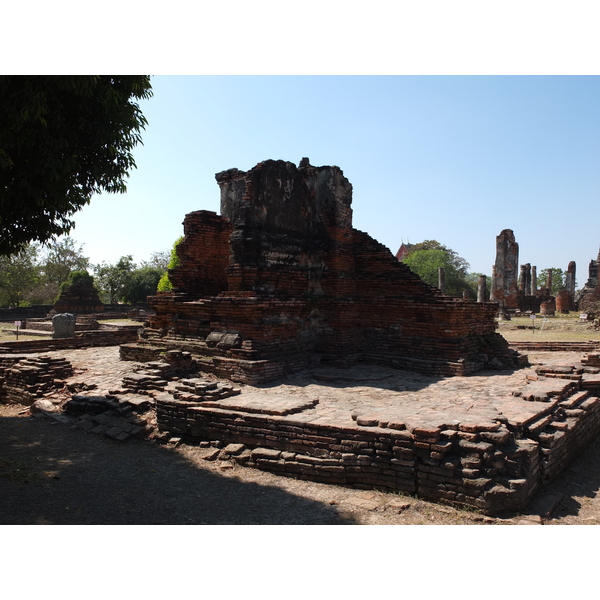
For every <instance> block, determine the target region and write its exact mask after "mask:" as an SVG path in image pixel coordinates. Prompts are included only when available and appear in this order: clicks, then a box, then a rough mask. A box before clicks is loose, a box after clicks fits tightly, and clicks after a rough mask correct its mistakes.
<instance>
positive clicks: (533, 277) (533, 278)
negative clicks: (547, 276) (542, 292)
mask: <svg viewBox="0 0 600 600" xmlns="http://www.w3.org/2000/svg"><path fill="white" fill-rule="evenodd" d="M536 294H537V267H531V295H532V296H535V295H536Z"/></svg>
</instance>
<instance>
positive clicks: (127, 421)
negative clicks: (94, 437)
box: [64, 394, 154, 442]
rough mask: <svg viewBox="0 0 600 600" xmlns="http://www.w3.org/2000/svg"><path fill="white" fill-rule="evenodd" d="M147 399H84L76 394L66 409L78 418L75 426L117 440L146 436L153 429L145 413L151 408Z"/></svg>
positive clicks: (83, 396)
mask: <svg viewBox="0 0 600 600" xmlns="http://www.w3.org/2000/svg"><path fill="white" fill-rule="evenodd" d="M152 405H153V402H152V400H151V399H150V398H148V397H142V398H139V397H131V396H129V395H126V396H123V397H116V396H85V395H81V394H75V395H74V396H73V397H72V399H71V400H69V401H68V402H67V403H66V404H65V407H64V410H65V413H66V414H67V415H70V416H73V417H76V418H77V420H76V425H77V426H78V427H80V428H81V429H83V430H84V431H87V432H88V433H95V434H98V435H105V436H106V437H109V438H112V439H114V440H117V441H121V442H122V441H125V440H127V439H129V438H131V437H146V436H147V435H148V434H149V433H150V432H151V431H152V430H153V429H154V428H153V426H152V424H151V422H150V419H149V418H144V417H143V416H141V415H140V414H137V413H145V412H147V411H148V410H150V409H151V408H152Z"/></svg>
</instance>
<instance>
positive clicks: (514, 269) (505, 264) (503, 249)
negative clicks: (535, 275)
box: [490, 229, 519, 309]
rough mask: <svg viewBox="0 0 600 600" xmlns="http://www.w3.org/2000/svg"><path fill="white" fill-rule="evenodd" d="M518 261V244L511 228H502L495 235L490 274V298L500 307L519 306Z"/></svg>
mask: <svg viewBox="0 0 600 600" xmlns="http://www.w3.org/2000/svg"><path fill="white" fill-rule="evenodd" d="M518 263H519V244H517V242H516V241H515V235H514V233H513V232H512V230H510V229H504V230H503V231H501V232H500V235H499V236H497V237H496V263H495V265H494V266H495V267H496V268H495V270H494V272H493V275H492V277H493V282H492V290H493V295H492V297H491V298H490V300H492V302H497V303H498V304H499V305H500V308H501V309H511V308H519V290H518V288H517V277H518V268H519V265H518Z"/></svg>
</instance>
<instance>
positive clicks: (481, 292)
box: [477, 275, 486, 302]
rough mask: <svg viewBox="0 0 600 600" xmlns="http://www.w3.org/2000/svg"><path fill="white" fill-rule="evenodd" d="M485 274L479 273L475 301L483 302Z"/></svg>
mask: <svg viewBox="0 0 600 600" xmlns="http://www.w3.org/2000/svg"><path fill="white" fill-rule="evenodd" d="M485 284H486V276H485V275H480V276H479V280H478V282H477V302H485V291H486V290H485V287H486V285H485Z"/></svg>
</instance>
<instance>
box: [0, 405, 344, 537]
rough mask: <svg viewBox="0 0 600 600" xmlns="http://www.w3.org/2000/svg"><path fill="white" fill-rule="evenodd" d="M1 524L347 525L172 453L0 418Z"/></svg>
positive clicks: (315, 505)
mask: <svg viewBox="0 0 600 600" xmlns="http://www.w3.org/2000/svg"><path fill="white" fill-rule="evenodd" d="M0 524H3V525H8V524H11V525H26V524H56V525H129V524H131V525H134V524H136V525H151V524H165V525H177V524H187V525H193V524H209V525H217V524H232V525H242V524H257V525H258V524H272V525H277V524H290V525H291V524H316V525H325V524H354V521H353V520H351V519H348V518H343V517H341V516H340V515H339V514H338V512H337V511H336V510H335V508H333V507H331V506H329V505H324V504H321V503H319V502H313V501H311V500H308V499H306V498H301V497H298V496H295V495H293V494H290V493H287V492H286V491H284V490H281V489H278V488H274V487H268V486H264V485H259V484H254V483H247V482H241V481H239V480H237V479H235V478H234V477H231V476H223V475H220V474H219V473H218V472H214V471H211V470H210V468H209V467H208V466H207V468H199V467H197V466H195V465H194V463H193V462H192V461H189V460H187V459H186V458H184V457H182V456H181V455H180V454H178V453H177V452H175V451H174V450H171V449H168V448H164V447H160V446H156V445H154V444H150V443H148V442H143V441H133V442H128V443H120V442H115V441H112V440H109V439H105V438H100V437H98V436H96V435H89V434H86V433H84V432H83V431H81V430H79V429H74V428H71V427H69V426H68V425H63V424H59V423H54V422H49V421H47V420H45V421H44V422H42V421H41V420H39V419H34V418H29V419H28V418H18V417H3V418H0Z"/></svg>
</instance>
